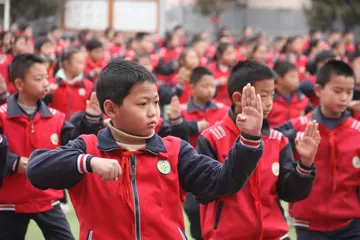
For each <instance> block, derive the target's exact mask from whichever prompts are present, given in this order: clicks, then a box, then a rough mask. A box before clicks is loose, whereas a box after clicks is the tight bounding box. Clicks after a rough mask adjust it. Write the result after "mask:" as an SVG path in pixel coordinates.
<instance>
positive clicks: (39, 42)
mask: <svg viewBox="0 0 360 240" xmlns="http://www.w3.org/2000/svg"><path fill="white" fill-rule="evenodd" d="M47 43H50V44H53V42H52V41H51V40H50V39H49V38H48V37H39V38H37V39H36V41H35V51H37V52H40V50H41V47H42V46H43V45H44V44H47Z"/></svg>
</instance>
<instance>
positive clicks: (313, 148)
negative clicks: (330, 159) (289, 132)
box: [295, 121, 321, 167]
mask: <svg viewBox="0 0 360 240" xmlns="http://www.w3.org/2000/svg"><path fill="white" fill-rule="evenodd" d="M320 140H321V138H320V133H319V130H318V123H316V122H315V121H311V122H309V123H308V125H307V126H306V129H305V132H304V135H303V137H302V138H297V139H295V147H296V151H297V152H298V153H299V155H300V161H301V163H302V164H304V165H305V166H307V167H311V165H312V164H313V163H314V158H315V155H316V153H317V150H318V146H319V143H320Z"/></svg>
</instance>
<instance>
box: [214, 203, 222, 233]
mask: <svg viewBox="0 0 360 240" xmlns="http://www.w3.org/2000/svg"><path fill="white" fill-rule="evenodd" d="M223 206H224V202H223V201H219V202H218V204H217V207H216V215H215V222H214V230H216V229H217V228H218V226H219V222H220V217H221V213H222V209H223Z"/></svg>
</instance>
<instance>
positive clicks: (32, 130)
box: [30, 123, 35, 133]
mask: <svg viewBox="0 0 360 240" xmlns="http://www.w3.org/2000/svg"><path fill="white" fill-rule="evenodd" d="M30 129H31V133H34V132H35V129H34V124H33V123H31V124H30Z"/></svg>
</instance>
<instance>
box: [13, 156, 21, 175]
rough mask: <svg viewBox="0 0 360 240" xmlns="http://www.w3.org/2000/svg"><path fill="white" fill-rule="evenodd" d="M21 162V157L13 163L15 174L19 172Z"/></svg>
mask: <svg viewBox="0 0 360 240" xmlns="http://www.w3.org/2000/svg"><path fill="white" fill-rule="evenodd" d="M20 160H21V157H18V158H17V159H16V160H15V162H14V163H13V166H12V170H13V172H17V171H18V169H19V164H20Z"/></svg>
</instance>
